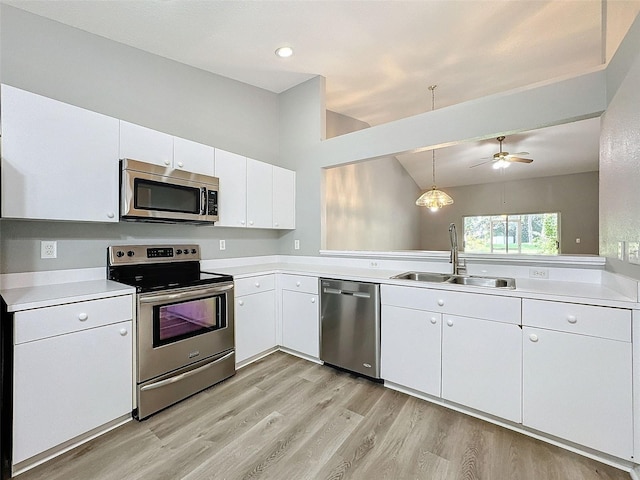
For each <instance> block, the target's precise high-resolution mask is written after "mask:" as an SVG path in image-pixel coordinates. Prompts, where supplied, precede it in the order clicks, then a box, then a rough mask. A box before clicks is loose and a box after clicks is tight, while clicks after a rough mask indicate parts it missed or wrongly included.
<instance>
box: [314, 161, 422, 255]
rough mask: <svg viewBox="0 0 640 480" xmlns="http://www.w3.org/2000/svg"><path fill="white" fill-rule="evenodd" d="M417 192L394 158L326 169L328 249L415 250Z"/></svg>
mask: <svg viewBox="0 0 640 480" xmlns="http://www.w3.org/2000/svg"><path fill="white" fill-rule="evenodd" d="M419 194H420V189H419V188H418V186H417V185H416V183H415V182H414V180H413V179H412V178H411V177H410V176H409V174H408V173H407V171H406V170H405V169H404V167H403V166H402V165H401V164H400V162H398V160H397V159H396V158H395V157H385V158H380V159H377V160H370V161H367V162H360V163H356V164H352V165H346V166H342V167H336V168H329V169H327V170H325V206H326V228H325V234H326V249H328V250H383V251H385V250H413V249H416V248H419V241H418V240H419V233H420V229H419V225H420V216H419V211H418V209H417V208H412V206H413V207H415V201H416V198H418V195H419Z"/></svg>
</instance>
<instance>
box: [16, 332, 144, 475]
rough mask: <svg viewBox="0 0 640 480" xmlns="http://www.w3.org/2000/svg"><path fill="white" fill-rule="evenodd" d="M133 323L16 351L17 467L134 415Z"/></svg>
mask: <svg viewBox="0 0 640 480" xmlns="http://www.w3.org/2000/svg"><path fill="white" fill-rule="evenodd" d="M131 344H132V336H131V321H127V322H122V323H116V324H113V325H107V326H104V327H98V328H93V329H89V330H82V331H80V332H75V333H70V334H67V335H59V336H56V337H51V338H47V339H44V340H38V341H35V342H29V343H23V344H20V345H16V346H15V350H14V380H13V382H14V390H13V463H14V464H17V463H19V462H22V461H24V460H26V459H28V458H30V457H32V456H34V455H37V454H38V453H41V452H43V451H45V450H47V449H49V448H52V447H55V446H56V445H59V444H61V443H63V442H66V441H67V440H71V439H72V438H74V437H77V436H78V435H81V434H84V433H86V432H88V431H90V430H92V429H94V428H97V427H100V426H101V425H104V424H105V423H108V422H110V421H112V420H115V419H117V418H118V417H121V416H122V415H126V414H130V413H131V409H132V403H131V399H132V388H133V383H132V382H133V381H132V357H131V347H132V345H131Z"/></svg>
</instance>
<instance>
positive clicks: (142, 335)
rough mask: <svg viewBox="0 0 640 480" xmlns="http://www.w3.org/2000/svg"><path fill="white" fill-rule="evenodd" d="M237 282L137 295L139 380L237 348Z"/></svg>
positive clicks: (142, 380)
mask: <svg viewBox="0 0 640 480" xmlns="http://www.w3.org/2000/svg"><path fill="white" fill-rule="evenodd" d="M233 305H234V301H233V282H224V283H217V284H213V285H207V286H202V287H189V288H183V289H178V290H171V291H169V292H167V291H164V292H156V293H142V294H139V295H138V318H137V323H138V325H137V342H138V349H137V350H138V351H137V370H138V378H137V380H138V383H141V382H144V381H146V380H150V379H152V378H155V377H157V376H159V375H162V374H165V373H168V372H171V371H173V370H177V369H179V368H182V367H184V366H187V365H190V364H192V363H195V362H198V361H201V360H203V359H206V358H208V357H212V356H214V355H216V354H218V353H222V352H225V351H228V350H231V349H233V346H234V322H233V319H234V312H233Z"/></svg>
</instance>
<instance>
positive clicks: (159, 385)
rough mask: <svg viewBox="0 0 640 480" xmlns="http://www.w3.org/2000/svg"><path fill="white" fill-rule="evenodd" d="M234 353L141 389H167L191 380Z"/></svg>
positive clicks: (232, 352)
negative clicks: (174, 384)
mask: <svg viewBox="0 0 640 480" xmlns="http://www.w3.org/2000/svg"><path fill="white" fill-rule="evenodd" d="M234 353H235V351H231V352H229V353H227V354H226V355H225V356H223V357H220V358H218V359H216V360H214V361H213V362H211V363H207V364H206V365H203V366H201V367H198V368H196V369H193V370H189V371H188V372H184V373H181V374H180V375H178V376H175V377H171V378H167V379H166V380H160V381H159V382H156V383H151V384H149V385H145V386H144V387H142V388H141V389H140V391H143V392H144V391H146V390H153V389H155V388H162V387H166V386H167V385H171V384H172V383H175V382H179V381H181V380H184V379H185V378H189V377H191V376H193V375H197V374H198V373H201V372H203V371H204V370H207V369H209V368H211V367H213V366H214V365H215V364H217V363H219V362H222V361H223V360H226V359H228V358H229V357H231V356H232V355H233V354H234Z"/></svg>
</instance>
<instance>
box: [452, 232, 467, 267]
mask: <svg viewBox="0 0 640 480" xmlns="http://www.w3.org/2000/svg"><path fill="white" fill-rule="evenodd" d="M449 240H450V241H451V256H450V257H449V263H451V264H452V267H453V274H454V275H463V274H465V273H467V267H466V265H465V264H464V260H460V258H459V257H458V233H457V232H456V224H455V223H451V224H450V225H449Z"/></svg>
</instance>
